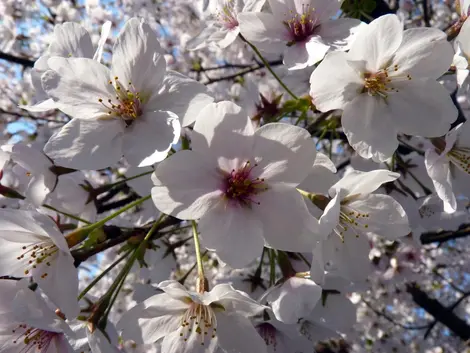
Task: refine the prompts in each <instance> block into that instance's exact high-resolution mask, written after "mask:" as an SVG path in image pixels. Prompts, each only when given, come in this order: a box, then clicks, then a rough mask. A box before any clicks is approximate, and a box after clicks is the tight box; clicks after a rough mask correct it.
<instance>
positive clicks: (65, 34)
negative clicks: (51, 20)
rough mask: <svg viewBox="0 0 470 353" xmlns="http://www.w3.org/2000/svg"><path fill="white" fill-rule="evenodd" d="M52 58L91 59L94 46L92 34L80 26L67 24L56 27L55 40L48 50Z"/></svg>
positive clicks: (72, 23)
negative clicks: (72, 57)
mask: <svg viewBox="0 0 470 353" xmlns="http://www.w3.org/2000/svg"><path fill="white" fill-rule="evenodd" d="M48 54H49V55H50V56H55V55H57V56H63V57H69V56H74V57H77V58H91V57H92V56H93V44H92V42H91V37H90V34H89V33H88V32H87V30H86V29H85V28H83V27H82V26H81V25H80V24H78V23H74V22H65V23H62V24H58V25H56V26H54V39H53V41H52V43H51V45H50V46H49V48H48Z"/></svg>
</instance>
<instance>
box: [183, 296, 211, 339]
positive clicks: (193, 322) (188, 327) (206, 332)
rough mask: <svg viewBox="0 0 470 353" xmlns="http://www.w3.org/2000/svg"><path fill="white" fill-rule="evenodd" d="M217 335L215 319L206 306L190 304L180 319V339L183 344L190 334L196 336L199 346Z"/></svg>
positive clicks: (209, 308)
mask: <svg viewBox="0 0 470 353" xmlns="http://www.w3.org/2000/svg"><path fill="white" fill-rule="evenodd" d="M216 333H217V319H216V317H215V313H214V310H213V309H212V307H210V306H208V305H203V304H199V303H195V302H192V303H191V304H190V305H189V308H188V309H187V310H186V312H185V313H184V315H183V317H182V319H181V332H180V337H182V338H183V340H184V341H185V342H187V341H188V339H189V337H190V336H191V334H197V335H198V336H199V341H200V342H201V346H204V345H206V344H207V343H208V342H209V341H210V340H211V339H213V338H215V336H216Z"/></svg>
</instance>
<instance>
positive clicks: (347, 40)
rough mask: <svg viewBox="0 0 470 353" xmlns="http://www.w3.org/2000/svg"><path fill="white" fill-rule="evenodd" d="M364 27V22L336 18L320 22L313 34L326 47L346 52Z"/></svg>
mask: <svg viewBox="0 0 470 353" xmlns="http://www.w3.org/2000/svg"><path fill="white" fill-rule="evenodd" d="M326 1H328V2H333V3H334V2H335V1H329V0H326ZM336 2H337V1H336ZM316 11H317V10H316V9H315V12H316ZM366 26H367V25H366V24H365V23H364V22H361V21H359V20H357V19H355V18H338V19H336V20H330V21H325V22H322V23H321V25H320V26H319V28H318V30H316V32H315V33H316V34H317V35H319V36H320V37H321V39H322V41H323V42H324V43H325V44H326V45H329V46H332V47H333V48H334V49H338V50H348V49H349V48H350V47H351V45H352V43H353V42H354V39H355V37H356V35H357V33H358V32H359V31H360V30H362V27H366Z"/></svg>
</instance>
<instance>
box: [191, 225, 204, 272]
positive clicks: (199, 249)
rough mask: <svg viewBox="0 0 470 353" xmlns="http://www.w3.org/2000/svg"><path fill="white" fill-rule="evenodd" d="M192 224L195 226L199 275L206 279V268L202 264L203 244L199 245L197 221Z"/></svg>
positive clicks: (195, 248)
mask: <svg viewBox="0 0 470 353" xmlns="http://www.w3.org/2000/svg"><path fill="white" fill-rule="evenodd" d="M191 222H192V225H193V237H194V250H195V251H196V261H197V274H198V276H199V277H200V278H204V266H203V264H202V256H201V244H200V243H199V236H198V233H197V225H196V222H195V221H191Z"/></svg>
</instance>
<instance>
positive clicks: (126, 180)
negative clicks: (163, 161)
mask: <svg viewBox="0 0 470 353" xmlns="http://www.w3.org/2000/svg"><path fill="white" fill-rule="evenodd" d="M152 173H153V170H149V171H147V172H143V173H140V174H137V175H134V176H131V177H129V178H124V179H121V180H118V181H116V182H114V183H112V184H107V185H103V186H102V187H99V188H97V189H96V190H95V192H96V191H97V194H101V193H102V192H105V191H108V190H109V189H111V188H113V187H115V186H117V185H120V184H123V183H126V182H128V181H131V180H134V179H137V178H140V177H143V176H145V175H149V174H152Z"/></svg>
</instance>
